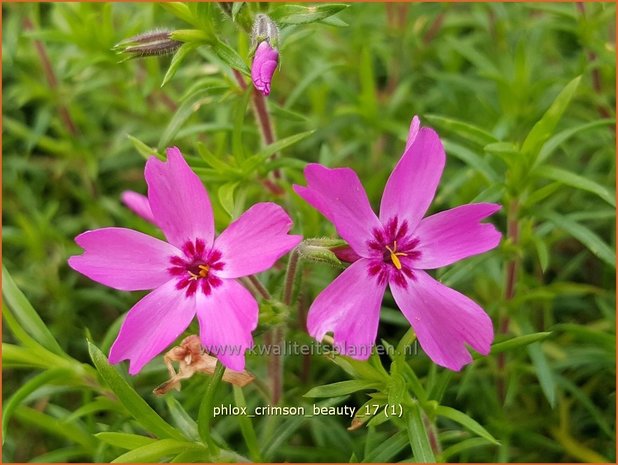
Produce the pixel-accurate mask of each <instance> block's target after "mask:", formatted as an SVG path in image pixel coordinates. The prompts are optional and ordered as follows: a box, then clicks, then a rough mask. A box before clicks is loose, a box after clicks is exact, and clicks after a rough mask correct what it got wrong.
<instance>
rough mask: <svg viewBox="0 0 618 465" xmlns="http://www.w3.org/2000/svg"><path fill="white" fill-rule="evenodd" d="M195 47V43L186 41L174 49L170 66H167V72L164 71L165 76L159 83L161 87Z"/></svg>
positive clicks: (168, 80)
mask: <svg viewBox="0 0 618 465" xmlns="http://www.w3.org/2000/svg"><path fill="white" fill-rule="evenodd" d="M196 47H197V44H195V43H192V42H188V43H185V44H182V45H181V46H180V48H179V49H178V50H177V51H176V53H174V56H173V57H172V61H171V62H170V66H169V68H167V72H166V73H165V76H164V77H163V82H162V83H161V87H163V86H164V85H165V84H167V83H168V82H170V80H171V79H172V78H173V77H174V75H175V74H176V71H178V69H179V68H180V65H181V64H182V62H183V61H184V59H185V58H186V57H187V56H188V55H189V53H191V52H192V51H193V50H195V48H196Z"/></svg>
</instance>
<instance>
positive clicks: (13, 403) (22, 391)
mask: <svg viewBox="0 0 618 465" xmlns="http://www.w3.org/2000/svg"><path fill="white" fill-rule="evenodd" d="M69 375H70V372H69V370H67V369H65V368H52V369H51V370H47V371H44V372H43V373H40V374H38V375H36V376H35V377H34V378H31V379H29V380H28V381H27V382H26V383H25V384H23V385H22V386H21V387H20V388H19V389H17V391H15V393H14V394H13V395H12V396H11V397H10V398H9V399H8V400H7V401H5V402H3V405H2V443H3V444H4V440H5V438H6V435H7V428H8V425H9V420H10V419H11V417H12V415H13V412H14V411H15V409H16V408H17V407H19V405H20V404H21V403H22V402H23V401H24V400H25V399H26V397H28V396H29V395H30V394H32V393H33V392H34V391H36V390H37V389H38V388H40V387H41V386H44V385H46V384H48V383H50V382H51V381H54V380H56V379H60V378H64V379H65V380H66V378H67V376H69Z"/></svg>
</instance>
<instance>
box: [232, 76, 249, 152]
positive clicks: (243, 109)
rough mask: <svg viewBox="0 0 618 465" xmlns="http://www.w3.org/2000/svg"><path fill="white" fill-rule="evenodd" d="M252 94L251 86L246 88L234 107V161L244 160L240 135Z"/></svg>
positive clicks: (243, 148)
mask: <svg viewBox="0 0 618 465" xmlns="http://www.w3.org/2000/svg"><path fill="white" fill-rule="evenodd" d="M252 93H253V88H252V87H251V86H249V87H247V88H246V89H245V91H244V93H243V95H242V97H241V98H239V99H238V100H237V102H236V104H235V105H234V110H233V119H234V129H233V130H232V153H233V155H234V158H235V159H236V160H244V158H245V147H244V145H243V143H242V133H243V128H244V124H245V115H246V113H247V106H248V105H249V98H250V97H251V94H252Z"/></svg>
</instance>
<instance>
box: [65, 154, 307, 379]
mask: <svg viewBox="0 0 618 465" xmlns="http://www.w3.org/2000/svg"><path fill="white" fill-rule="evenodd" d="M145 178H146V182H147V184H148V198H147V200H148V204H145V203H144V202H143V199H142V198H141V197H142V196H139V194H136V195H135V196H133V195H128V196H127V195H126V194H125V195H124V196H123V199H124V200H125V202H127V199H128V203H129V204H130V205H133V207H135V206H136V205H138V208H134V209H135V210H136V211H137V212H138V213H140V214H142V216H145V217H147V218H151V219H152V221H153V222H154V223H155V224H157V225H158V226H159V227H160V228H161V230H162V231H163V233H164V235H165V237H166V239H167V242H165V241H162V240H160V239H156V238H154V237H151V236H148V235H146V234H143V233H140V232H137V231H134V230H132V229H126V228H102V229H96V230H94V231H86V232H84V233H83V234H80V235H79V236H77V237H76V238H75V241H76V242H77V244H78V245H79V246H80V247H82V248H83V249H84V253H83V254H82V255H76V256H73V257H71V258H70V259H69V265H70V266H71V267H72V268H73V269H74V270H76V271H78V272H80V273H82V274H84V275H86V276H87V277H89V278H90V279H93V280H94V281H97V282H99V283H101V284H104V285H106V286H109V287H112V288H114V289H119V290H124V291H141V290H152V292H150V293H149V294H147V295H146V296H145V297H144V298H142V299H141V300H140V301H139V302H138V303H137V304H135V306H134V307H133V308H132V309H131V310H129V312H128V314H127V316H126V318H125V320H124V322H123V324H122V327H121V328H120V332H119V334H118V337H117V339H116V341H115V342H114V344H113V345H112V348H111V350H110V354H109V360H110V362H111V363H119V362H120V361H122V360H127V359H128V360H129V362H130V366H129V373H131V374H136V373H138V372H139V371H140V370H141V369H142V367H143V366H144V365H146V364H147V363H148V362H149V361H150V360H152V359H153V358H154V357H155V356H156V355H157V354H159V353H161V352H162V351H163V350H164V349H165V348H166V347H167V346H169V345H170V344H171V343H172V342H174V341H175V340H176V339H177V338H178V336H180V334H181V333H182V332H183V331H184V330H185V329H186V328H187V327H188V326H189V324H190V323H191V321H192V320H193V317H194V316H195V315H196V314H197V318H198V321H199V326H200V339H201V341H202V344H203V346H204V347H205V348H206V349H207V350H208V351H209V352H210V353H211V354H213V355H216V356H217V357H218V358H219V360H220V361H221V362H222V363H223V364H224V365H225V366H226V367H227V368H230V369H232V370H237V371H241V370H243V369H244V367H245V351H246V350H247V349H248V348H250V347H252V345H253V337H252V335H251V333H252V332H253V330H254V329H255V328H256V326H257V321H258V304H257V302H256V300H255V299H254V297H253V296H252V295H251V294H250V293H249V291H247V290H246V289H245V288H244V287H243V286H242V285H241V284H240V283H239V282H238V281H237V278H240V277H242V276H248V275H252V274H255V273H260V272H262V271H265V270H267V269H268V268H270V267H271V266H272V265H273V264H274V263H275V262H276V261H277V260H278V259H279V258H280V257H281V256H283V255H285V254H286V253H287V252H289V251H290V250H291V249H292V248H294V247H295V246H296V245H297V244H298V243H299V242H300V240H301V236H296V235H289V234H288V232H289V230H290V228H291V227H292V221H291V219H290V217H289V216H288V215H287V214H286V213H285V211H284V210H283V209H282V208H281V207H280V206H279V205H276V204H274V203H269V202H264V203H258V204H255V205H254V206H252V207H251V208H250V209H249V210H247V211H246V212H245V213H244V214H242V215H241V216H240V217H239V218H238V219H237V220H235V221H234V222H232V223H231V224H230V225H229V226H228V228H227V229H226V230H224V231H223V232H222V233H221V234H220V235H219V236H218V237H216V238H215V224H214V217H213V212H212V208H211V205H210V200H209V198H208V193H207V191H206V189H205V187H204V185H203V184H202V182H201V181H200V179H199V178H198V177H197V175H196V174H195V173H194V172H193V171H191V168H190V167H189V166H188V165H187V163H186V161H185V159H184V158H183V156H182V154H181V153H180V151H179V150H178V149H177V148H175V147H174V148H170V149H168V150H167V162H165V163H164V162H161V161H160V160H157V159H156V158H154V157H151V158H150V159H149V160H148V161H147V162H146V169H145Z"/></svg>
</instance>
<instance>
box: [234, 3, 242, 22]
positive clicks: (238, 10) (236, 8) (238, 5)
mask: <svg viewBox="0 0 618 465" xmlns="http://www.w3.org/2000/svg"><path fill="white" fill-rule="evenodd" d="M244 4H245V2H234V4H233V5H232V21H236V16H237V15H238V13H239V12H240V9H241V8H242V7H243V5H244Z"/></svg>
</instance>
